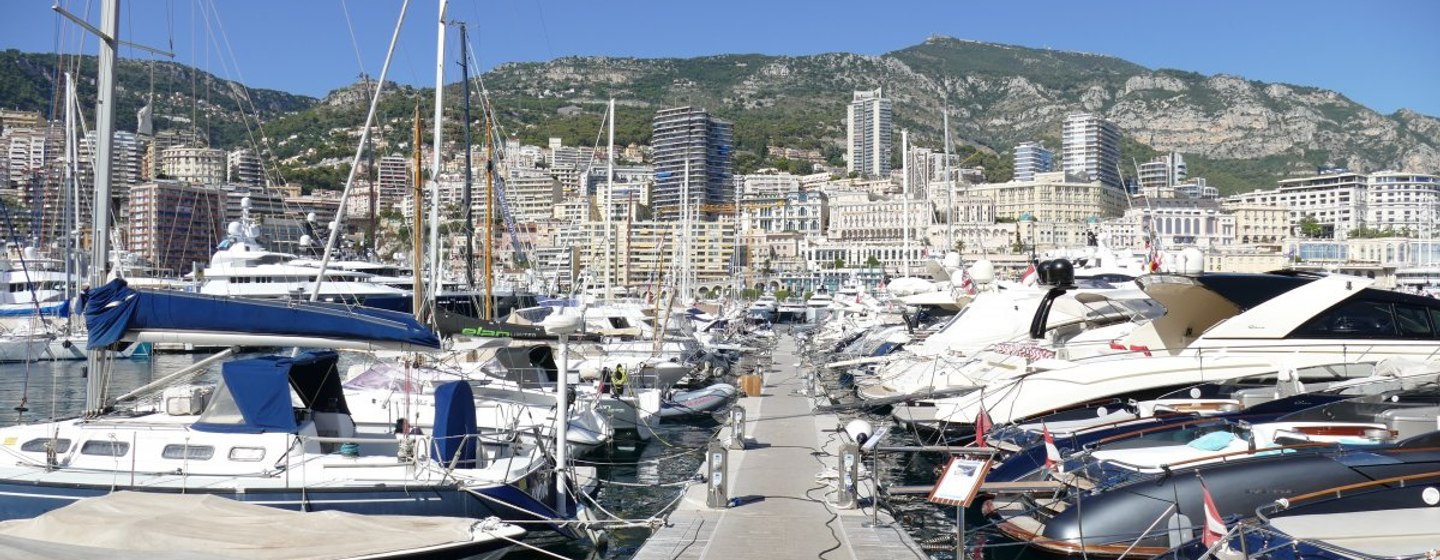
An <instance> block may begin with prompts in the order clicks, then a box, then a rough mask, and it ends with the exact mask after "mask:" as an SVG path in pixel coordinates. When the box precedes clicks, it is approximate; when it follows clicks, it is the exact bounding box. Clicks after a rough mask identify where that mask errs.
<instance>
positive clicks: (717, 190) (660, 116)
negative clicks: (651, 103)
mask: <svg viewBox="0 0 1440 560" xmlns="http://www.w3.org/2000/svg"><path fill="white" fill-rule="evenodd" d="M652 126H653V133H652V135H651V141H650V143H651V146H652V147H653V149H654V152H655V155H654V161H655V190H654V194H653V195H652V196H651V197H650V203H651V209H652V210H653V213H654V216H655V218H656V219H658V220H667V219H676V218H679V217H680V216H681V213H680V212H681V198H680V195H681V190H682V189H683V188H684V183H685V167H686V162H689V167H690V187H689V194H690V204H692V205H704V204H711V205H733V204H734V203H735V181H734V179H733V178H732V177H731V169H732V166H731V163H730V149H731V145H732V144H733V143H734V130H733V127H732V126H731V124H730V123H729V122H726V121H723V120H720V119H717V118H714V117H711V116H710V114H709V113H707V112H705V110H704V109H700V108H696V107H676V108H673V109H661V110H660V111H657V112H656V113H655V119H654V121H652ZM692 209H694V211H695V213H696V215H697V216H706V215H707V214H710V213H709V212H706V211H705V210H704V208H703V207H693V206H692Z"/></svg>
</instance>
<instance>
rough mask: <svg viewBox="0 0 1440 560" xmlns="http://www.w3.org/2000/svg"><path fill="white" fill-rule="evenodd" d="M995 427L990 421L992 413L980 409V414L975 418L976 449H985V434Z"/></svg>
mask: <svg viewBox="0 0 1440 560" xmlns="http://www.w3.org/2000/svg"><path fill="white" fill-rule="evenodd" d="M994 426H995V424H994V422H991V421H990V411H989V410H986V409H985V407H983V406H982V407H980V414H978V415H976V416H975V447H985V434H987V433H989V432H990V428H992V427H994Z"/></svg>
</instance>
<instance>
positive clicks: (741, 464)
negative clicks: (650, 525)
mask: <svg viewBox="0 0 1440 560" xmlns="http://www.w3.org/2000/svg"><path fill="white" fill-rule="evenodd" d="M776 336H777V338H778V339H779V340H778V341H777V343H776V345H775V347H774V350H773V355H772V360H773V363H774V366H773V367H771V368H769V371H767V372H766V373H765V377H764V384H763V387H764V390H763V393H762V395H761V396H759V397H745V398H742V399H740V402H739V405H740V406H743V407H745V409H746V416H747V418H746V422H745V437H746V439H747V440H748V442H749V443H748V444H747V445H746V449H745V450H743V451H742V450H732V451H729V454H728V461H729V465H728V469H727V474H728V479H729V481H730V489H729V496H730V497H731V498H742V499H746V498H748V501H747V502H746V503H743V504H741V505H737V506H735V507H729V508H710V507H707V506H706V490H707V486H706V485H704V484H698V485H695V486H692V487H691V488H690V489H689V491H688V492H687V494H686V495H685V497H684V498H683V499H682V500H681V502H680V504H679V506H677V508H676V511H674V512H673V513H672V514H671V515H670V517H669V525H667V526H665V527H662V528H660V529H659V530H658V531H656V532H655V534H653V535H652V536H651V537H650V538H649V539H648V540H646V541H645V544H644V545H643V546H642V547H641V548H640V551H639V552H638V553H636V555H635V556H634V558H635V560H673V559H685V560H703V559H714V560H745V559H752V558H753V559H764V560H771V559H776V558H797V559H798V558H815V557H819V556H820V555H822V554H823V558H824V559H826V560H872V559H873V560H905V559H910V558H915V559H922V560H923V559H926V558H929V556H927V555H926V554H925V553H924V552H923V551H921V549H920V547H919V546H918V545H917V544H916V543H915V542H914V541H913V540H912V539H911V538H910V536H909V535H908V534H906V533H905V531H904V529H903V528H901V527H900V525H899V524H898V523H896V522H895V521H894V520H892V519H890V518H889V516H888V515H886V514H885V513H884V512H883V511H882V512H880V514H879V524H878V525H875V524H874V523H872V522H871V520H872V515H874V513H875V510H874V509H872V508H871V507H870V505H869V504H870V503H871V500H870V494H871V491H872V489H873V488H874V483H873V482H872V481H871V480H870V479H868V478H863V479H862V480H861V482H860V484H858V487H859V494H860V505H861V506H862V507H860V508H856V509H848V510H842V509H838V508H836V506H835V505H834V501H835V492H834V481H833V480H822V479H821V478H819V477H818V476H817V475H820V474H821V473H822V472H824V471H830V472H831V473H832V474H833V471H834V469H835V467H836V457H837V455H838V452H839V449H840V445H841V438H842V436H840V435H839V434H837V433H836V430H837V428H839V427H840V423H839V422H840V421H839V419H838V418H837V417H836V416H834V415H833V414H814V413H813V411H814V409H815V402H814V401H813V400H812V399H811V398H810V397H807V396H804V395H803V394H802V393H803V390H804V387H805V382H804V378H803V377H802V375H801V372H800V371H797V369H798V368H796V367H795V364H796V363H797V362H799V361H800V359H799V358H798V357H797V354H796V346H795V341H794V338H792V337H791V336H790V335H789V334H777V335H776ZM724 434H725V432H724V431H722V436H723V435H724ZM704 468H705V467H704V466H703V465H702V467H701V469H702V474H703V472H704ZM762 498H763V499H762Z"/></svg>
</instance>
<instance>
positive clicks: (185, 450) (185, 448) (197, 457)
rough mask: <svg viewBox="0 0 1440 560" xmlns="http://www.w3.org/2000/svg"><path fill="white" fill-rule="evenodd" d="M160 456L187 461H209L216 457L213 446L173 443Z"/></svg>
mask: <svg viewBox="0 0 1440 560" xmlns="http://www.w3.org/2000/svg"><path fill="white" fill-rule="evenodd" d="M160 456H161V457H164V458H166V459H185V460H189V461H209V460H210V458H211V457H214V456H215V447H214V446H212V445H188V444H184V443H172V444H170V445H166V446H165V450H164V451H161V452H160Z"/></svg>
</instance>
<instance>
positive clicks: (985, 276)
mask: <svg viewBox="0 0 1440 560" xmlns="http://www.w3.org/2000/svg"><path fill="white" fill-rule="evenodd" d="M970 279H971V280H974V281H975V283H976V284H981V285H984V284H989V283H992V282H994V281H995V264H994V263H991V262H990V259H980V260H978V261H975V264H972V265H970Z"/></svg>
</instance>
